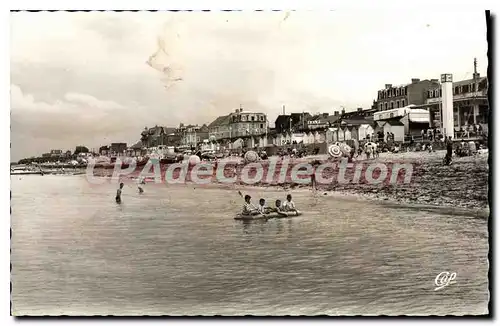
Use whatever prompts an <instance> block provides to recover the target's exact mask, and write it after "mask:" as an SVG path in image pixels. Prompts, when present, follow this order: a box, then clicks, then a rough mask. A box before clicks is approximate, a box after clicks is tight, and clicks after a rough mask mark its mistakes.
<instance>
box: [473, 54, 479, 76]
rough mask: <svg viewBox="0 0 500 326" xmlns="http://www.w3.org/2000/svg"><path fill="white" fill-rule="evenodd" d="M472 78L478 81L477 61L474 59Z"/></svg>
mask: <svg viewBox="0 0 500 326" xmlns="http://www.w3.org/2000/svg"><path fill="white" fill-rule="evenodd" d="M472 78H474V79H478V78H479V73H478V72H477V59H476V58H474V73H473V74H472Z"/></svg>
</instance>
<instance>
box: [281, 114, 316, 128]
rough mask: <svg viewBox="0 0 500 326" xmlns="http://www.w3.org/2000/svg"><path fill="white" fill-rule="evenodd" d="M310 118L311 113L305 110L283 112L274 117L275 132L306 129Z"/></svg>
mask: <svg viewBox="0 0 500 326" xmlns="http://www.w3.org/2000/svg"><path fill="white" fill-rule="evenodd" d="M311 118H312V116H311V114H310V113H307V112H303V113H291V114H283V115H279V116H278V117H277V118H276V120H275V122H274V127H275V129H276V132H277V133H287V132H301V131H306V130H307V129H308V124H307V122H308V121H309V120H311Z"/></svg>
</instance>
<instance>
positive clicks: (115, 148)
mask: <svg viewBox="0 0 500 326" xmlns="http://www.w3.org/2000/svg"><path fill="white" fill-rule="evenodd" d="M126 150H127V143H111V146H110V152H111V155H122V154H125V151H126Z"/></svg>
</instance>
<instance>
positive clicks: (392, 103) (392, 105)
mask: <svg viewBox="0 0 500 326" xmlns="http://www.w3.org/2000/svg"><path fill="white" fill-rule="evenodd" d="M391 109H394V102H392V101H391Z"/></svg>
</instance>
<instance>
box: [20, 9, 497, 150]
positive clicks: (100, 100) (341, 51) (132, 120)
mask: <svg viewBox="0 0 500 326" xmlns="http://www.w3.org/2000/svg"><path fill="white" fill-rule="evenodd" d="M439 9H442V8H439ZM359 21H362V22H363V24H360V23H359ZM464 21H467V24H464ZM485 33H486V26H485V20H484V12H483V11H480V10H478V11H477V12H470V11H467V12H465V11H462V12H461V11H451V12H450V11H446V12H443V11H440V10H435V11H429V10H428V8H424V7H423V8H422V10H421V11H418V10H407V11H405V10H401V9H400V8H395V9H394V10H391V9H384V10H383V11H380V12H376V13H375V12H373V10H370V11H364V12H363V11H356V12H353V11H351V12H349V11H340V10H338V11H335V12H322V13H318V12H292V13H291V14H289V15H288V16H287V14H286V13H283V12H275V13H274V12H267V13H264V12H262V13H255V12H240V13H215V12H210V13H204V12H194V13H165V12H158V13H147V12H139V13H110V12H106V13H64V12H59V13H48V12H41V13H15V14H12V17H11V83H12V84H14V85H13V87H12V90H11V97H12V102H13V104H12V138H13V144H14V143H15V144H16V146H15V147H14V145H13V147H12V148H13V150H12V151H13V152H15V151H18V152H19V153H21V152H22V153H28V154H23V155H30V154H29V152H30V151H34V153H31V155H32V154H35V153H40V152H41V151H46V150H48V149H50V148H52V147H55V146H70V145H71V146H74V145H75V144H74V143H72V142H80V143H83V144H90V143H93V144H95V145H99V144H106V143H109V142H110V139H114V140H122V139H119V137H123V139H126V140H129V141H135V140H137V139H138V134H139V133H140V131H141V130H142V128H144V126H151V125H154V124H158V125H167V126H176V125H178V123H180V122H184V123H199V124H202V123H210V122H211V121H213V120H214V119H215V118H216V117H217V116H219V115H223V114H227V113H228V112H231V111H233V110H234V109H236V108H238V107H239V106H240V104H241V105H242V106H243V107H244V108H245V109H248V110H254V111H261V112H263V113H267V114H268V117H269V120H270V121H271V123H272V121H273V120H274V119H275V118H276V116H277V115H278V114H279V113H280V112H281V110H282V109H281V108H282V105H286V108H287V112H291V111H294V112H302V111H307V110H314V111H321V112H329V113H333V111H336V110H339V107H340V106H344V107H346V109H348V110H349V109H355V108H357V107H364V108H367V107H370V105H371V104H372V100H373V98H374V97H375V96H376V94H377V90H378V89H380V88H383V86H384V84H385V83H392V84H400V83H407V82H409V80H410V79H411V78H412V77H417V78H421V79H425V78H438V76H439V74H441V73H443V72H452V73H453V74H455V76H454V77H455V78H454V79H456V80H459V79H465V78H467V77H470V76H471V73H472V60H473V58H474V57H477V58H478V62H479V69H480V72H481V74H482V75H484V74H485V72H486V68H487V65H488V62H487V58H486V50H487V42H486V34H485ZM159 44H160V45H161V46H160V49H159V46H158V45H159ZM158 50H160V51H158ZM153 54H156V56H153V57H154V58H153V60H151V65H148V64H147V63H146V62H147V61H148V59H149V58H150V57H151V56H152V55H153ZM151 66H153V67H154V69H153V68H152V67H151ZM165 86H166V87H165ZM99 137H101V138H99ZM33 144H37V145H36V146H35V145H33ZM37 146H38V147H37ZM19 155H21V154H19Z"/></svg>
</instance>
